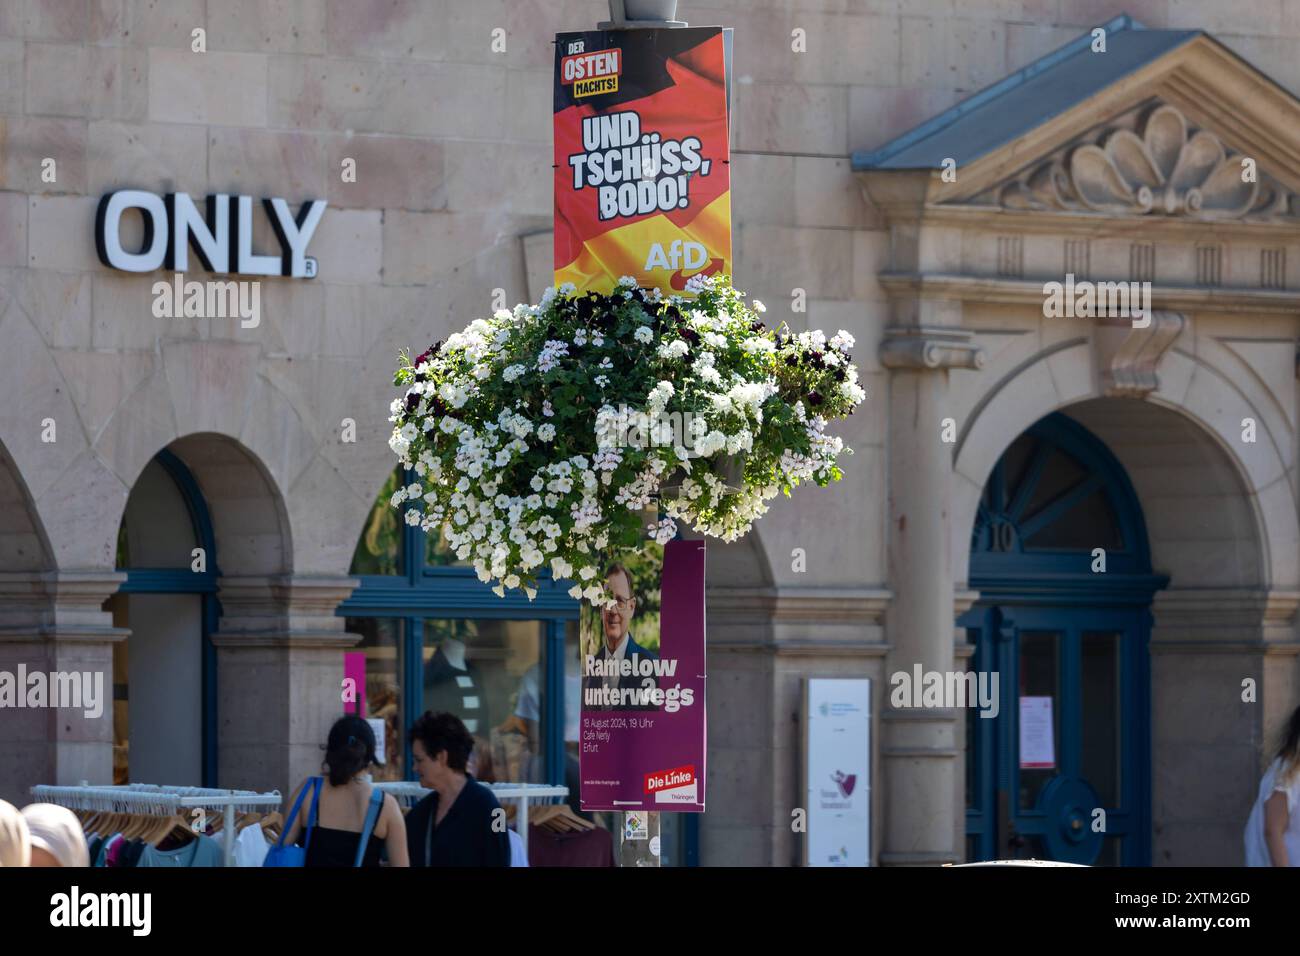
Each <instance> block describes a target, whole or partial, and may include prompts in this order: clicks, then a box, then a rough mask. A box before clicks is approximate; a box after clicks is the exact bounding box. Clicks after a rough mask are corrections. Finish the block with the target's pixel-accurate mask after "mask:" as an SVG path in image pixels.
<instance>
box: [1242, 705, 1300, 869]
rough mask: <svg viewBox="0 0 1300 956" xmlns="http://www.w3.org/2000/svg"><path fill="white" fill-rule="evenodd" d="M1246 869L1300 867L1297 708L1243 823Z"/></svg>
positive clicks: (1299, 724)
mask: <svg viewBox="0 0 1300 956" xmlns="http://www.w3.org/2000/svg"><path fill="white" fill-rule="evenodd" d="M1246 865H1247V866H1300V707H1297V708H1296V709H1295V712H1294V713H1292V714H1291V719H1290V720H1289V721H1287V725H1286V727H1285V728H1284V729H1283V731H1282V739H1281V741H1280V743H1279V745H1278V748H1277V753H1276V755H1275V756H1274V757H1273V762H1272V763H1271V764H1269V766H1268V770H1266V771H1265V772H1264V779H1263V780H1262V781H1260V784H1259V795H1258V796H1257V797H1256V799H1255V806H1254V808H1253V809H1252V810H1251V811H1250V819H1249V820H1247V821H1246Z"/></svg>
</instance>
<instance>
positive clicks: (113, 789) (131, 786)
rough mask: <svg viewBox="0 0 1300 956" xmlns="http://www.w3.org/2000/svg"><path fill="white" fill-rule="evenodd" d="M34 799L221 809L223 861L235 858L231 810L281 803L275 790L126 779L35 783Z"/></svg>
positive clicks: (152, 809)
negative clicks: (120, 781) (119, 782)
mask: <svg viewBox="0 0 1300 956" xmlns="http://www.w3.org/2000/svg"><path fill="white" fill-rule="evenodd" d="M32 797H33V798H34V799H35V800H36V801H37V802H38V803H53V804H57V805H58V806H61V807H67V808H68V809H69V810H106V811H109V812H112V811H118V812H121V813H131V812H144V813H159V814H161V813H175V812H176V811H178V810H180V809H191V808H194V807H202V808H203V809H205V810H221V811H222V813H223V815H224V822H223V824H222V828H221V829H222V832H223V834H224V836H225V865H226V866H233V865H234V862H235V811H236V809H238V810H240V811H241V812H243V811H253V812H255V810H256V808H263V807H276V808H279V806H280V805H281V803H283V798H282V797H281V796H280V791H279V790H272V791H270V792H269V793H258V792H257V791H255V790H219V789H214V788H211V787H169V786H159V785H158V784H152V783H128V784H122V785H115V786H102V787H92V786H89V785H82V786H79V787H66V786H50V785H47V784H38V785H37V786H35V787H32Z"/></svg>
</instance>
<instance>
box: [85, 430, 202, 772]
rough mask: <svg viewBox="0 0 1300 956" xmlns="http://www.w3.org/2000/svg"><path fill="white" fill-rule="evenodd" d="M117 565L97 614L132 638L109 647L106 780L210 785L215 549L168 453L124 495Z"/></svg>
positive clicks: (181, 470)
mask: <svg viewBox="0 0 1300 956" xmlns="http://www.w3.org/2000/svg"><path fill="white" fill-rule="evenodd" d="M200 550H201V554H200V553H199V552H200ZM116 565H117V570H119V571H125V572H126V575H127V578H126V581H124V582H123V584H122V586H121V588H120V589H119V590H118V592H117V593H116V594H114V595H113V596H112V597H111V598H109V599H108V601H107V602H105V605H104V607H105V610H108V611H111V612H112V615H113V625H114V626H115V627H122V628H129V629H130V631H131V634H130V637H129V638H127V640H125V641H119V642H117V643H116V644H114V645H113V782H114V783H127V782H131V781H144V782H149V783H171V784H184V785H192V786H199V785H202V786H216V785H217V750H216V655H215V651H214V650H213V647H212V642H211V639H210V638H211V634H212V632H213V631H214V630H215V629H216V622H217V617H218V614H219V613H220V609H219V606H218V604H217V598H216V593H217V578H218V574H219V572H218V568H217V554H216V543H215V537H214V534H213V529H212V521H211V519H210V516H209V513H208V507H207V504H206V502H205V501H204V498H203V494H202V492H200V490H199V486H198V483H197V482H196V481H195V479H194V476H193V475H192V474H191V472H190V470H189V469H188V468H187V467H186V466H185V464H184V462H182V461H181V460H180V458H178V457H177V456H176V455H174V454H173V453H171V452H170V451H167V450H163V451H160V452H159V453H158V454H157V455H155V456H154V458H153V460H151V461H150V462H149V464H148V465H146V466H145V468H144V471H142V472H141V473H140V477H139V478H138V479H136V482H135V485H134V486H133V487H132V488H131V494H130V497H128V498H127V502H126V511H125V512H124V514H123V516H122V523H121V525H120V526H119V527H118V533H117V561H116Z"/></svg>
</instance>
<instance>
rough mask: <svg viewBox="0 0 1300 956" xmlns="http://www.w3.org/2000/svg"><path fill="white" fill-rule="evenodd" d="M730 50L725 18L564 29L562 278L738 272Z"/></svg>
mask: <svg viewBox="0 0 1300 956" xmlns="http://www.w3.org/2000/svg"><path fill="white" fill-rule="evenodd" d="M726 59H727V57H726V55H725V51H724V42H723V29H722V28H721V27H691V28H684V29H680V30H614V31H593V32H587V33H561V34H559V35H558V36H557V37H556V42H555V284H556V285H557V286H559V285H562V284H563V283H566V282H571V283H573V285H574V286H575V287H576V288H577V291H578V292H580V293H581V292H585V291H595V292H601V293H609V292H612V291H613V290H614V288H615V286H616V285H617V284H618V280H619V278H620V277H622V276H625V275H630V276H634V277H635V278H636V279H637V282H638V283H639V284H640V285H641V286H643V287H645V288H657V289H659V290H660V291H661V292H662V293H663V294H664V295H672V294H685V293H686V291H687V290H686V282H687V280H688V279H690V278H691V277H692V276H695V275H714V274H717V273H726V274H728V275H730V274H731V191H730V190H731V179H730V165H729V164H730V160H731V156H730V151H729V147H728V129H727V66H726Z"/></svg>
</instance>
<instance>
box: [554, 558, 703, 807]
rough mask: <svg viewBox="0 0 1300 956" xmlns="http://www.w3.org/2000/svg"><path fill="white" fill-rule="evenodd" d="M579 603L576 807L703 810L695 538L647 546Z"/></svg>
mask: <svg viewBox="0 0 1300 956" xmlns="http://www.w3.org/2000/svg"><path fill="white" fill-rule="evenodd" d="M605 586H606V588H608V589H609V590H610V591H611V592H612V595H613V597H614V598H615V599H616V603H615V604H613V605H608V606H605V607H603V608H599V607H598V608H593V607H592V606H591V605H590V604H587V603H584V605H583V610H582V615H583V616H582V620H581V628H580V631H581V638H582V640H581V648H580V652H579V653H580V657H579V663H580V667H581V672H582V712H581V729H580V733H579V738H580V740H581V749H580V752H579V761H578V762H579V771H580V775H581V778H582V788H581V799H582V809H584V810H624V811H626V810H679V811H695V812H703V810H704V779H705V778H704V756H705V720H704V542H703V541H669V542H668V543H667V544H666V545H663V546H662V547H660V546H659V545H655V544H654V543H653V542H651V543H650V544H648V545H647V546H646V547H645V549H643V550H642V551H640V552H637V553H636V554H635V555H634V556H631V557H624V558H621V559H619V561H618V562H617V563H610V564H608V565H607V568H606V576H605Z"/></svg>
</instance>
